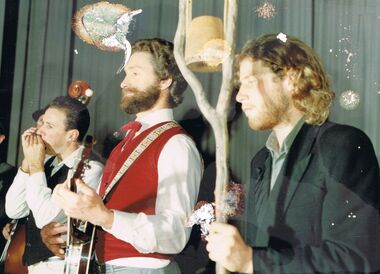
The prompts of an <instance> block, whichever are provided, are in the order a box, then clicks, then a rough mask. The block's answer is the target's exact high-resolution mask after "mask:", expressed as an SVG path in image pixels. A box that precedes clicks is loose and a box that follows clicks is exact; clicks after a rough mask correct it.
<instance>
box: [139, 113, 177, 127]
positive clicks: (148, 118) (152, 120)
mask: <svg viewBox="0 0 380 274" xmlns="http://www.w3.org/2000/svg"><path fill="white" fill-rule="evenodd" d="M173 120H174V115H173V109H171V108H164V109H158V110H155V111H153V112H151V113H149V114H147V115H145V116H143V117H141V118H138V119H136V121H138V122H140V123H141V124H142V126H141V129H140V131H144V130H145V129H147V128H150V127H151V126H154V125H157V124H158V123H162V122H166V121H173Z"/></svg>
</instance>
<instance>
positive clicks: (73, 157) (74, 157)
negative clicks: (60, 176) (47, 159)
mask: <svg viewBox="0 0 380 274" xmlns="http://www.w3.org/2000/svg"><path fill="white" fill-rule="evenodd" d="M81 151H82V149H81V147H79V148H77V149H76V150H74V151H73V152H71V154H70V155H68V156H67V157H66V158H65V159H63V160H62V161H61V162H59V163H58V159H57V157H55V159H54V161H53V163H52V165H53V166H54V168H57V167H58V166H59V167H61V166H63V165H66V166H67V167H68V168H70V169H71V168H73V167H74V165H75V164H76V163H77V162H78V159H80V156H81V155H80V153H81Z"/></svg>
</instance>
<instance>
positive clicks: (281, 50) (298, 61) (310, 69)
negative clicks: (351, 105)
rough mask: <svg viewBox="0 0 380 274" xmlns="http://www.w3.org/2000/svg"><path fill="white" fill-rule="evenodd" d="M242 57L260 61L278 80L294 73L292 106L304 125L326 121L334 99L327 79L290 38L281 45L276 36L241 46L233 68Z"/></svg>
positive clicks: (311, 54) (312, 57)
mask: <svg viewBox="0 0 380 274" xmlns="http://www.w3.org/2000/svg"><path fill="white" fill-rule="evenodd" d="M246 57H249V58H252V60H255V61H259V60H261V61H263V62H264V64H266V65H267V66H268V67H269V68H270V69H271V70H272V71H273V72H274V73H276V74H277V75H278V76H279V77H280V78H281V79H283V77H284V76H285V75H286V73H287V72H288V71H290V70H291V71H293V72H295V75H296V81H295V83H294V89H295V90H294V92H293V95H292V99H293V104H294V106H295V107H296V108H297V109H299V110H300V111H302V112H304V113H305V116H304V119H305V122H306V123H308V124H318V125H320V124H322V123H324V122H325V121H326V120H327V118H328V116H329V114H330V107H331V104H332V101H333V99H334V96H335V95H334V92H333V91H332V90H331V87H330V82H329V78H328V75H327V73H326V72H325V70H324V68H323V66H322V64H321V62H320V60H319V58H318V57H317V56H316V54H315V52H314V50H313V49H312V48H311V47H309V46H308V45H306V44H305V43H304V42H302V41H301V40H299V39H297V38H295V37H292V36H287V40H286V41H285V42H284V41H282V40H280V39H278V38H277V35H276V34H266V35H263V36H260V37H258V38H256V39H253V40H250V41H248V42H247V43H246V44H245V45H244V47H243V49H242V51H241V53H240V54H239V55H238V56H237V58H236V65H237V66H238V65H239V63H240V62H241V61H242V60H243V59H244V58H246Z"/></svg>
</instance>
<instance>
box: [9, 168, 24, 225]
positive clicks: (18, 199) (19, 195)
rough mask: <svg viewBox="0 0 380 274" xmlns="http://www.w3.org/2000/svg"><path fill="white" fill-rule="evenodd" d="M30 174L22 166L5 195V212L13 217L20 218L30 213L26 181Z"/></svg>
mask: <svg viewBox="0 0 380 274" xmlns="http://www.w3.org/2000/svg"><path fill="white" fill-rule="evenodd" d="M28 178H29V174H28V173H25V172H23V171H22V170H21V169H20V168H19V169H18V172H17V174H16V176H15V178H14V179H13V182H12V184H11V186H10V187H9V189H8V192H7V194H6V195H5V213H6V214H7V215H8V217H9V218H11V219H19V218H23V217H25V216H28V215H29V207H28V205H27V203H26V200H25V188H26V181H27V180H28Z"/></svg>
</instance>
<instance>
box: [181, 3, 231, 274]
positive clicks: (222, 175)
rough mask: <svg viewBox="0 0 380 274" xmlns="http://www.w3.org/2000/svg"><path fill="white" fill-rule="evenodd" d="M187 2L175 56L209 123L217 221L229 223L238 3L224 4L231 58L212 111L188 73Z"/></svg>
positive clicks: (219, 273) (221, 270)
mask: <svg viewBox="0 0 380 274" xmlns="http://www.w3.org/2000/svg"><path fill="white" fill-rule="evenodd" d="M186 1H188V0H180V1H179V16H178V25H177V31H176V34H175V37H174V56H175V59H176V61H177V64H178V66H179V68H180V70H181V72H182V75H183V76H184V77H185V79H186V81H187V82H188V84H189V86H190V87H191V89H192V90H193V93H194V95H195V99H196V102H197V104H198V107H199V109H200V111H201V112H202V114H203V116H204V117H205V118H206V119H207V120H208V121H209V123H210V125H211V127H212V130H213V132H214V136H215V144H216V149H215V154H216V155H215V157H216V182H215V192H214V194H215V201H216V220H217V221H218V222H226V219H225V217H224V216H223V214H222V213H221V211H220V210H218V205H219V202H220V199H221V195H222V193H223V190H224V188H225V186H226V184H227V183H228V181H229V172H228V128H227V115H228V112H229V106H230V101H231V94H232V88H233V81H232V80H233V60H234V52H235V30H236V20H237V0H225V6H224V9H225V10H224V12H225V16H224V17H225V18H224V20H225V22H224V26H225V29H224V33H225V40H226V42H227V44H228V45H229V47H230V48H231V54H230V55H229V56H228V57H227V58H226V59H225V60H224V62H223V80H222V85H221V89H220V93H219V97H218V102H217V105H216V108H213V107H212V106H211V105H210V103H209V102H208V100H207V97H206V94H205V91H204V89H203V87H202V84H201V83H200V81H199V80H198V79H197V78H196V76H195V75H194V73H193V72H192V71H190V69H188V67H187V66H186V63H185V60H184V46H185V39H186ZM216 273H217V274H223V273H227V271H226V270H225V269H224V268H223V267H221V266H220V265H219V264H217V265H216Z"/></svg>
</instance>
